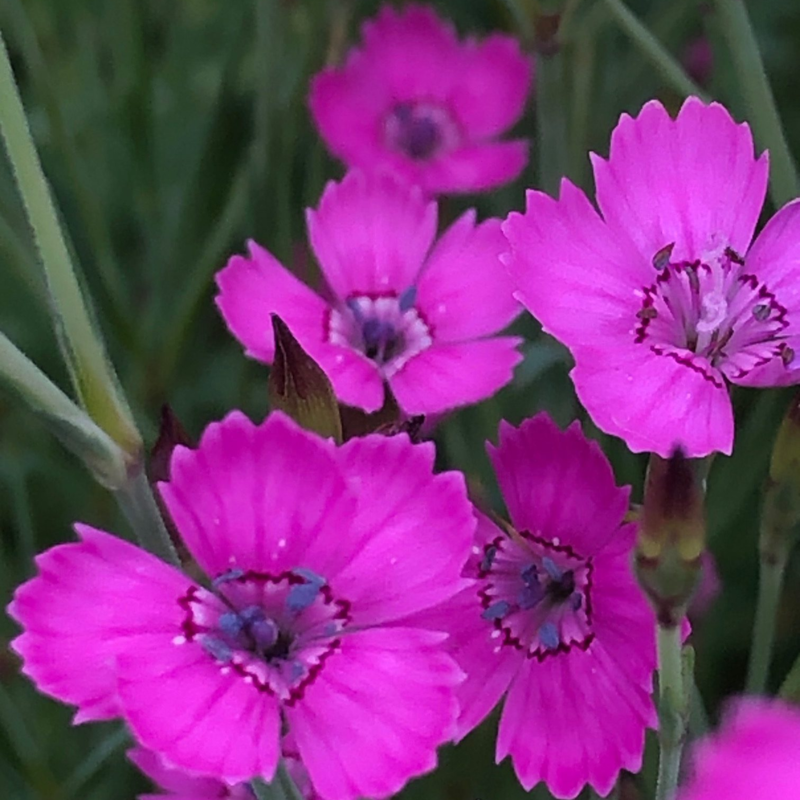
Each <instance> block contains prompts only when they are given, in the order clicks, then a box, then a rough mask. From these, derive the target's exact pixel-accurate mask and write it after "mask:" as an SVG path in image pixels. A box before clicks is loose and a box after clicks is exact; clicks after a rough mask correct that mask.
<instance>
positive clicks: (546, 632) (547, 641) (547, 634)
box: [539, 620, 561, 650]
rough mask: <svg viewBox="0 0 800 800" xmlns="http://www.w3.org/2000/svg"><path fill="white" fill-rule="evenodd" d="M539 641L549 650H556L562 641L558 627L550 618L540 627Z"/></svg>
mask: <svg viewBox="0 0 800 800" xmlns="http://www.w3.org/2000/svg"><path fill="white" fill-rule="evenodd" d="M539 641H540V642H541V643H542V644H543V645H544V646H545V647H546V648H548V649H549V650H555V649H556V648H557V647H558V645H559V644H560V643H561V639H560V637H559V635H558V628H557V627H556V625H555V623H554V622H550V621H549V620H548V621H547V622H545V623H544V624H543V625H542V627H541V628H539Z"/></svg>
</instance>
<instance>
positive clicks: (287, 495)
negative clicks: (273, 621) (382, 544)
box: [159, 412, 359, 577]
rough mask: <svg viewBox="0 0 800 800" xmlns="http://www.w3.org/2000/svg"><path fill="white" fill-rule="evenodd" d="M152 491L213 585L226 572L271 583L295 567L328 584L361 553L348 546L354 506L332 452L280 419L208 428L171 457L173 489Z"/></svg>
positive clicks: (238, 416)
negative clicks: (263, 575)
mask: <svg viewBox="0 0 800 800" xmlns="http://www.w3.org/2000/svg"><path fill="white" fill-rule="evenodd" d="M311 486H313V491H310V490H309V487H311ZM159 488H160V490H161V495H162V497H163V498H164V501H165V503H166V504H167V508H168V509H169V512H170V514H171V516H172V519H173V520H174V521H175V524H176V526H177V528H178V531H179V532H180V534H181V537H182V538H183V539H184V541H185V542H186V545H187V547H188V548H189V550H190V552H191V553H192V555H193V556H194V557H195V558H196V559H197V562H198V563H199V564H200V566H201V567H202V568H203V569H204V570H205V571H206V572H207V573H208V574H209V575H211V576H212V577H216V576H218V575H221V574H224V573H226V572H227V571H229V570H230V569H232V568H238V569H244V570H248V569H251V570H256V571H263V572H270V573H272V574H276V573H279V572H281V571H282V570H285V569H290V570H291V569H294V568H296V567H305V568H308V569H312V570H314V571H316V572H317V573H319V574H320V575H326V576H331V575H332V574H335V573H336V572H338V570H340V569H341V568H343V567H344V566H345V565H346V564H347V563H348V562H349V560H350V558H351V556H352V554H353V552H354V551H353V548H358V546H359V542H353V541H350V539H349V538H348V534H349V532H350V531H351V527H352V526H351V525H350V521H351V519H352V517H353V514H354V513H355V509H356V498H355V496H354V495H353V494H352V493H351V492H350V491H349V490H348V488H347V486H346V484H345V480H344V478H343V477H342V475H341V471H340V469H339V467H338V465H337V461H336V454H335V448H334V445H333V443H332V442H331V441H326V440H323V439H321V438H319V437H317V436H315V435H314V434H311V433H309V432H307V431H303V430H302V429H301V428H299V427H298V426H297V425H296V424H295V423H294V422H292V421H291V420H289V419H288V417H285V416H283V415H282V414H281V413H279V412H274V413H272V414H271V415H270V416H269V417H268V418H267V419H266V420H265V421H264V422H263V423H261V424H260V425H254V424H253V423H252V422H250V420H248V419H247V418H246V417H245V416H244V415H243V414H242V413H241V412H233V413H231V414H229V415H228V416H227V417H225V419H224V420H222V421H221V422H215V423H212V424H211V425H209V426H208V427H207V428H206V430H205V432H204V433H203V436H202V438H201V440H200V443H199V445H198V447H197V449H196V450H190V449H188V448H184V447H178V448H176V450H175V452H174V454H173V457H172V463H171V480H170V481H169V482H167V483H162V484H160V485H159ZM328 531H331V536H333V538H334V539H335V540H336V541H337V547H336V548H332V547H330V539H329V538H328V537H327V535H326V532H328Z"/></svg>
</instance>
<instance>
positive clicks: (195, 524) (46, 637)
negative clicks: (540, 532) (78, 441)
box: [9, 412, 475, 800]
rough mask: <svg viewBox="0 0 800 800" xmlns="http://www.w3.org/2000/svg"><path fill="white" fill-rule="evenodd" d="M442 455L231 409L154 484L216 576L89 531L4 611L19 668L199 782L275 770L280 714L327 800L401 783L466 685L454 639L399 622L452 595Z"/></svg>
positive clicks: (457, 562)
mask: <svg viewBox="0 0 800 800" xmlns="http://www.w3.org/2000/svg"><path fill="white" fill-rule="evenodd" d="M433 460H434V449H433V446H432V445H428V444H425V445H418V446H414V445H412V444H411V443H410V442H409V440H408V438H407V437H406V436H403V435H398V436H394V437H383V436H377V435H376V436H369V437H366V438H363V439H354V440H352V441H351V442H348V443H347V444H346V445H344V446H343V447H341V448H338V449H337V448H336V447H335V446H334V445H333V443H332V442H331V441H329V440H323V439H320V438H318V437H316V436H314V435H312V434H310V433H308V432H306V431H303V430H301V429H299V428H298V427H296V426H295V425H294V423H292V422H291V421H290V420H288V419H287V418H286V417H284V416H282V415H281V414H278V413H275V414H272V415H271V416H270V417H269V418H268V419H267V420H266V421H265V422H264V423H262V424H261V425H258V426H256V425H253V424H252V423H251V422H250V421H249V420H248V419H247V418H245V417H244V416H243V415H242V414H241V413H239V412H234V413H232V414H230V415H229V416H228V417H226V418H225V419H224V420H223V421H222V422H220V423H214V424H212V425H210V426H209V427H208V428H207V429H206V431H205V433H204V434H203V437H202V439H201V441H200V444H199V446H198V449H197V450H189V449H187V448H185V447H177V448H176V450H175V452H174V455H173V458H172V464H171V480H170V482H169V483H164V484H161V494H162V497H163V498H164V501H165V503H166V505H167V507H168V509H169V512H170V514H171V515H172V518H173V520H174V521H175V524H176V526H177V528H178V530H179V531H180V534H181V536H182V538H183V539H184V541H185V543H186V546H187V547H188V549H189V551H190V552H191V553H192V555H193V556H194V558H195V559H196V561H197V563H198V565H199V566H200V567H201V568H202V569H203V570H204V571H205V572H206V574H207V575H208V576H209V581H208V583H207V584H199V583H198V582H196V581H194V580H192V579H191V578H190V577H188V576H187V575H184V574H182V573H180V572H178V571H177V570H176V569H173V568H172V567H170V566H168V565H167V564H165V563H163V562H161V561H159V560H158V559H157V558H155V557H154V556H152V555H150V554H148V553H146V552H143V551H142V550H140V549H139V548H137V547H134V546H133V545H131V544H128V543H126V542H124V541H122V540H120V539H117V538H116V537H113V536H110V535H109V534H107V533H103V532H102V531H99V530H95V529H94V528H90V527H88V526H86V525H78V526H77V527H76V529H77V531H78V535H79V537H80V542H78V543H76V544H65V545H59V546H57V547H54V548H53V549H51V550H48V551H47V552H46V553H44V554H43V555H41V556H39V557H38V559H37V564H38V567H39V575H38V576H37V577H35V578H33V579H32V580H31V581H29V582H27V583H26V584H24V585H23V586H21V587H20V588H19V589H18V590H17V592H16V595H15V599H14V601H13V603H12V605H11V606H10V608H9V611H10V613H11V614H12V616H13V617H14V618H15V619H17V620H18V621H19V622H20V623H21V624H22V626H23V627H24V629H25V631H24V633H23V634H22V635H21V636H19V637H18V638H17V639H15V641H14V643H13V646H14V649H15V650H16V651H17V652H18V653H19V654H20V655H21V656H22V658H23V661H24V666H23V671H24V672H25V674H26V675H28V676H29V677H30V678H31V679H32V680H33V681H34V683H35V684H36V685H37V686H38V688H39V689H40V690H41V691H43V692H45V693H47V694H50V695H52V696H54V697H56V698H58V699H60V700H63V701H65V702H67V703H71V704H73V705H76V706H78V713H77V715H76V722H84V721H87V720H97V719H108V718H111V717H115V716H122V717H123V718H124V719H125V721H126V722H127V723H128V725H129V726H130V728H131V730H132V731H133V733H134V735H135V737H136V738H137V740H138V741H139V742H140V744H141V745H142V746H143V747H146V748H147V749H149V750H152V751H154V752H156V753H158V754H159V756H160V757H161V758H163V759H164V760H165V761H166V762H167V763H169V765H170V766H171V767H174V768H176V769H180V770H183V771H186V772H188V773H190V774H193V775H196V776H207V777H213V778H217V779H219V780H221V781H224V782H225V783H226V784H229V785H235V784H237V783H241V782H243V781H245V780H248V779H250V778H251V777H254V776H260V777H262V778H263V779H264V780H267V781H269V780H270V779H271V778H272V777H273V773H274V771H275V767H276V763H277V760H278V758H279V755H280V735H281V727H282V725H283V724H284V723H285V724H286V725H287V726H288V728H289V731H290V732H291V735H292V736H293V737H294V741H295V743H296V748H297V751H298V753H299V754H300V757H301V758H302V761H303V764H304V765H305V768H306V769H307V770H308V774H309V776H310V780H311V782H312V784H313V787H314V789H315V790H316V792H318V793H319V795H320V796H321V797H323V798H325V800H353V798H356V797H376V798H379V797H386V796H388V795H391V794H394V793H395V792H397V791H398V790H399V789H400V788H401V787H402V786H403V785H404V783H405V782H406V781H407V780H408V779H409V778H411V777H413V776H416V775H419V774H421V773H424V772H426V771H428V770H430V769H432V768H433V767H434V766H435V763H436V748H437V747H438V746H439V745H440V744H442V743H443V742H446V741H449V740H450V739H451V738H452V734H453V722H454V718H455V716H456V713H457V706H456V702H455V699H454V696H453V686H454V684H455V683H457V682H458V681H459V680H460V679H461V678H462V674H461V672H460V670H458V668H457V667H456V665H455V664H454V662H453V661H452V659H451V658H450V657H449V656H448V655H446V654H445V653H444V652H443V651H442V646H441V643H442V641H443V638H444V636H443V634H441V633H438V632H435V631H434V630H433V629H427V628H424V627H422V626H416V627H415V626H411V625H409V624H408V623H398V620H399V619H401V618H405V617H407V616H408V615H409V614H410V613H415V612H418V611H421V610H423V609H425V608H428V607H429V606H431V605H434V604H437V603H440V602H443V601H444V600H446V599H447V598H448V597H451V596H452V595H453V594H454V592H455V591H456V590H457V589H458V588H460V587H461V585H462V579H461V577H460V572H461V568H462V564H463V560H464V559H465V558H466V557H467V555H468V551H469V546H470V540H471V538H472V535H473V531H474V527H475V520H474V517H473V514H472V507H471V505H470V503H469V501H468V500H467V497H466V490H465V486H464V480H463V476H461V475H460V474H456V473H444V474H440V475H433V474H432V470H433ZM439 627H441V626H437V630H438V628H439Z"/></svg>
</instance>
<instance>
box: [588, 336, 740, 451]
mask: <svg viewBox="0 0 800 800" xmlns="http://www.w3.org/2000/svg"><path fill="white" fill-rule="evenodd" d="M681 353H682V355H681ZM573 355H574V356H575V369H574V370H573V371H572V380H573V382H574V383H575V390H576V392H577V394H578V399H579V400H580V401H581V403H582V404H583V405H584V406H585V408H586V410H587V411H588V412H589V414H590V415H591V417H592V420H593V421H594V423H595V424H596V425H597V427H598V428H600V429H601V430H602V431H605V432H606V433H610V434H611V435H612V436H619V437H620V438H622V439H624V440H625V443H626V444H627V445H628V447H629V448H630V449H631V450H632V451H633V452H634V453H641V452H652V453H658V454H659V455H660V456H663V457H664V458H666V457H667V456H669V455H670V454H671V453H672V452H673V450H674V448H675V447H676V446H678V445H680V446H682V447H683V448H684V450H685V452H686V455H687V456H689V457H690V458H702V457H703V456H706V455H708V454H709V453H713V452H715V451H718V452H721V453H725V454H726V455H729V454H730V453H731V450H732V448H733V408H732V406H731V401H730V397H729V396H728V390H727V388H726V387H725V384H724V382H723V380H722V376H721V375H720V374H719V372H718V371H717V370H715V369H713V368H711V367H709V366H708V365H707V364H706V363H705V361H704V360H703V359H699V358H694V357H693V355H692V354H691V353H689V352H688V351H680V353H678V352H675V353H667V354H664V355H655V354H653V353H649V352H647V351H646V350H645V351H643V352H639V351H636V350H633V349H632V348H631V349H629V350H628V351H627V352H626V351H625V350H620V352H619V353H618V354H617V355H616V356H613V355H612V354H610V353H606V352H602V353H601V352H596V351H593V350H588V349H587V350H579V351H577V352H574V353H573Z"/></svg>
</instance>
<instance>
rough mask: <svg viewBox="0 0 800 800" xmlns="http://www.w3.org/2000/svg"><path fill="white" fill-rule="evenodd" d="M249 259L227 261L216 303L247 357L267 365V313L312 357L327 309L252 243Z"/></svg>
mask: <svg viewBox="0 0 800 800" xmlns="http://www.w3.org/2000/svg"><path fill="white" fill-rule="evenodd" d="M249 248H250V255H249V257H248V256H233V258H231V259H230V260H229V261H228V264H227V266H226V267H225V268H224V269H222V270H220V271H219V272H218V273H217V276H216V281H217V286H218V287H219V294H218V295H217V297H216V303H217V306H218V307H219V310H220V311H221V312H222V316H223V317H224V319H225V322H226V323H227V325H228V328H230V331H231V333H232V334H233V335H234V336H235V337H236V338H237V339H238V340H239V341H240V342H241V343H242V344H243V345H244V346H245V349H246V350H247V354H248V355H249V356H252V357H253V358H257V359H258V360H259V361H265V362H267V363H271V362H272V358H273V355H274V347H275V345H274V342H273V341H272V323H271V321H270V316H269V315H270V313H271V312H275V313H277V314H279V315H280V316H281V317H282V319H283V321H284V322H285V323H286V324H287V325H288V326H289V328H290V330H291V331H292V333H293V334H294V335H295V336H296V337H297V339H298V340H299V341H300V343H301V344H302V345H303V346H304V347H305V348H306V349H308V350H310V351H311V352H315V350H316V349H317V348H318V346H319V344H320V343H321V342H322V341H323V336H324V326H325V318H326V310H327V306H326V304H325V303H324V301H323V300H322V299H321V298H320V297H318V296H317V295H316V294H314V292H312V291H311V289H309V288H308V287H307V286H306V285H305V284H303V283H302V282H301V281H299V280H298V279H297V278H295V276H294V275H292V274H291V273H290V272H289V271H288V270H287V269H285V268H284V267H283V266H282V265H281V264H280V262H279V261H278V260H277V259H276V258H275V257H274V256H273V255H272V254H271V253H268V252H267V251H266V250H264V248H263V247H260V246H259V245H257V244H256V243H255V242H252V241H251V242H250V244H249Z"/></svg>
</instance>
